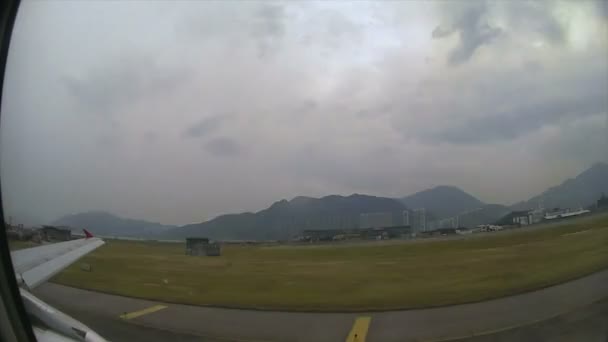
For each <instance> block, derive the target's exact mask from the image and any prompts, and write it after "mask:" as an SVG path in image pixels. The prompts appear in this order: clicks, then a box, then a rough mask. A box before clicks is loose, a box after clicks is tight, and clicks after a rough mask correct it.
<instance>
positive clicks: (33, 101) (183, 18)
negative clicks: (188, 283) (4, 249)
mask: <svg viewBox="0 0 608 342" xmlns="http://www.w3.org/2000/svg"><path fill="white" fill-rule="evenodd" d="M604 8H605V4H604V3H603V2H601V1H600V2H591V1H589V2H551V3H527V2H482V1H476V2H466V3H465V2H437V3H429V2H402V3H374V2H369V3H367V2H353V3H340V2H338V3H324V2H316V3H278V2H277V3H269V2H247V3H240V4H239V5H238V6H236V5H235V4H231V3H225V2H200V3H197V2H183V3H177V4H171V5H169V4H166V3H161V2H152V3H138V2H135V3H117V2H110V3H104V2H99V3H86V4H85V3H78V2H74V3H61V4H59V3H52V2H30V3H24V4H23V5H22V8H21V10H20V14H19V18H18V21H17V23H16V25H15V31H14V35H13V40H12V44H11V50H10V56H9V65H8V72H7V79H6V90H5V92H6V93H5V97H4V98H5V99H6V100H5V102H4V103H3V104H2V131H1V140H2V141H1V151H0V152H1V153H2V154H1V162H2V164H1V166H2V167H1V171H2V180H3V184H2V186H3V196H4V198H3V199H4V203H5V206H6V208H5V209H6V210H7V211H8V213H9V214H11V215H13V216H15V218H16V219H20V220H22V221H30V222H36V223H43V222H46V221H49V220H52V219H54V218H57V217H58V216H61V215H64V214H68V213H75V212H79V211H85V210H108V211H111V212H114V213H116V214H120V215H124V216H128V217H134V218H145V219H148V220H157V221H160V222H162V223H171V224H183V223H190V222H197V221H201V220H205V219H209V218H211V217H213V216H216V215H218V214H221V213H228V212H239V211H245V210H259V209H261V208H264V207H265V206H267V205H269V204H270V203H271V202H272V201H274V200H278V199H281V198H291V197H294V196H297V195H311V196H322V195H326V194H331V193H341V194H350V193H354V192H358V193H370V194H375V195H384V196H403V195H406V194H409V193H412V192H414V191H418V190H422V189H425V188H427V187H430V186H433V185H439V184H451V185H456V186H460V187H462V188H463V189H465V190H466V191H469V192H471V193H472V194H474V195H476V196H478V197H479V198H480V199H482V200H484V201H487V202H499V203H512V202H516V201H519V200H522V199H526V198H527V197H529V196H531V195H535V194H536V193H538V192H540V191H542V190H544V189H545V188H546V187H548V186H552V185H555V184H556V183H559V182H560V181H561V180H563V179H564V178H567V177H571V176H573V175H575V174H576V173H577V172H579V171H581V170H583V169H585V168H587V167H588V166H590V165H591V164H592V163H593V162H596V161H598V160H606V159H607V158H608V156H607V155H606V153H608V152H607V151H608V133H607V132H608V114H607V112H608V102H607V97H606V94H607V93H608V62H607V60H608V56H607V55H608V45H607V43H606V42H607V41H608V39H607V38H608V17H607V16H606V15H605V13H606V11H605V10H603V9H604ZM40 56H44V58H41V57H40Z"/></svg>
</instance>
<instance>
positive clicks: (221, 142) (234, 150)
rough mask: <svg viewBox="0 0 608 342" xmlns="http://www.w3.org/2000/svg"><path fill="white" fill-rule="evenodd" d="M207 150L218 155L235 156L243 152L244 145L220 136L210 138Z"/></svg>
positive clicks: (206, 145)
mask: <svg viewBox="0 0 608 342" xmlns="http://www.w3.org/2000/svg"><path fill="white" fill-rule="evenodd" d="M204 147H205V150H206V151H207V152H209V153H211V154H212V155H214V156H216V157H235V156H238V155H239V154H241V153H242V152H243V149H242V147H241V146H240V145H239V144H238V143H237V142H236V141H235V140H233V139H230V138H227V137H219V138H214V139H211V140H209V141H208V142H207V143H205V145H204Z"/></svg>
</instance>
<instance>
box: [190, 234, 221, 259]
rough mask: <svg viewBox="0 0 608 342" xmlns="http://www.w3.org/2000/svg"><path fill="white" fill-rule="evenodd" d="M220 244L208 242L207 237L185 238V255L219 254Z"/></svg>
mask: <svg viewBox="0 0 608 342" xmlns="http://www.w3.org/2000/svg"><path fill="white" fill-rule="evenodd" d="M220 254H221V252H220V244H219V243H217V242H209V239H208V238H200V237H191V238H186V255H198V256H203V255H206V256H220Z"/></svg>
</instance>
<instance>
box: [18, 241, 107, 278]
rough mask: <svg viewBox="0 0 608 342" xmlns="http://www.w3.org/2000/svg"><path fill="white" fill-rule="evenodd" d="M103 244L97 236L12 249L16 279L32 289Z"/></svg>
mask: <svg viewBox="0 0 608 342" xmlns="http://www.w3.org/2000/svg"><path fill="white" fill-rule="evenodd" d="M91 236H92V235H91ZM103 244H104V242H103V240H101V239H99V238H96V237H88V238H84V239H79V240H72V241H66V242H59V243H54V244H49V245H44V246H39V247H33V248H27V249H22V250H18V251H13V252H11V259H12V260H13V267H14V268H15V273H16V276H17V281H18V282H20V283H21V284H22V285H25V286H27V288H29V289H33V288H34V287H36V286H38V285H40V284H42V283H43V282H45V281H47V280H48V279H49V278H51V277H52V276H54V275H55V274H57V273H58V272H60V271H61V270H63V269H64V268H66V267H68V266H69V265H71V264H72V263H73V262H75V261H76V260H78V259H80V258H81V257H82V256H84V255H85V254H87V253H89V252H91V251H93V250H94V249H96V248H97V247H99V246H101V245H103Z"/></svg>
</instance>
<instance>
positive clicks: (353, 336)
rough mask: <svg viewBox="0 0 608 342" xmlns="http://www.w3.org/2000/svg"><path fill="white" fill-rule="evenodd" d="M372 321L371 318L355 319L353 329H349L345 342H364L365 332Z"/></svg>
mask: <svg viewBox="0 0 608 342" xmlns="http://www.w3.org/2000/svg"><path fill="white" fill-rule="evenodd" d="M371 321H372V318H371V317H357V319H356V320H355V324H353V328H352V329H350V333H348V337H347V338H346V342H365V338H366V337H367V330H368V329H369V323H370V322H371Z"/></svg>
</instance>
